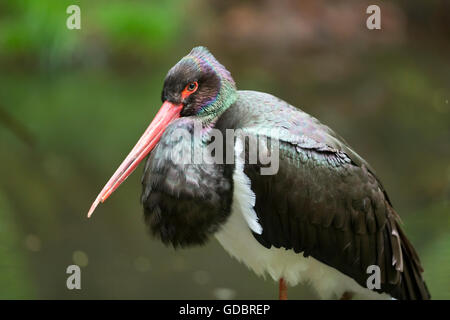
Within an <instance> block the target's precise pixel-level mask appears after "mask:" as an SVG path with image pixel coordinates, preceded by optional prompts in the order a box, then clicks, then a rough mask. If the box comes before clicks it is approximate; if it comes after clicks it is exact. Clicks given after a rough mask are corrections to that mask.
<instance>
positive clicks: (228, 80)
mask: <svg viewBox="0 0 450 320" xmlns="http://www.w3.org/2000/svg"><path fill="white" fill-rule="evenodd" d="M236 97H237V93H236V85H235V83H234V80H233V78H232V77H231V74H230V72H228V70H227V69H225V67H224V66H223V65H222V64H220V63H219V61H217V60H216V58H214V56H213V55H212V54H211V53H210V52H209V51H208V49H206V48H205V47H196V48H194V49H192V51H191V52H190V53H189V54H188V55H187V56H185V57H184V58H182V59H181V60H180V61H179V62H178V63H177V64H176V65H175V66H173V67H172V68H171V69H170V70H169V72H168V73H167V76H166V78H165V80H164V88H163V91H162V101H163V102H165V101H168V102H170V103H173V104H175V105H180V104H181V105H183V108H182V110H181V112H180V116H182V117H184V116H198V117H202V119H203V120H204V121H206V122H207V121H208V120H211V119H213V118H215V117H217V116H218V115H219V114H220V113H222V112H223V111H224V110H225V109H226V108H227V107H228V106H230V105H231V104H232V103H233V102H234V101H236Z"/></svg>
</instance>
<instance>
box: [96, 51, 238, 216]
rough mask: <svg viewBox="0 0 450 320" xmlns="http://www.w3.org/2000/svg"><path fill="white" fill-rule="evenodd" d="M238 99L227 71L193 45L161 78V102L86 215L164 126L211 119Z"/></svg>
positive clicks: (155, 140)
mask: <svg viewBox="0 0 450 320" xmlns="http://www.w3.org/2000/svg"><path fill="white" fill-rule="evenodd" d="M236 99H237V91H236V85H235V83H234V80H233V78H232V77H231V74H230V72H228V70H227V69H225V67H224V66H223V65H222V64H220V63H219V62H218V61H217V60H216V58H214V56H213V55H212V54H211V53H210V52H209V51H208V49H206V48H205V47H195V48H194V49H192V51H191V52H190V53H189V54H188V55H187V56H185V57H183V58H182V59H181V60H180V61H179V62H178V63H177V64H176V65H175V66H173V67H172V68H171V69H170V70H169V72H168V73H167V76H166V78H165V80H164V87H163V91H162V102H163V104H162V106H161V108H160V109H159V111H158V113H157V114H156V116H155V118H154V119H153V121H152V122H151V123H150V125H149V126H148V128H147V130H146V131H145V132H144V134H143V135H142V137H141V138H140V139H139V141H138V142H137V144H136V145H135V146H134V148H133V149H132V150H131V152H130V153H129V154H128V156H127V157H126V158H125V160H124V161H123V162H122V164H121V165H120V166H119V168H118V169H117V170H116V172H115V173H114V174H113V176H112V177H111V178H110V179H109V181H108V183H107V184H106V185H105V186H104V187H103V189H102V191H101V192H100V193H99V195H98V196H97V198H96V199H95V201H94V203H93V204H92V206H91V208H90V210H89V213H88V217H90V216H91V215H92V213H93V212H94V210H95V208H96V207H97V206H98V204H99V203H100V202H104V201H105V200H106V199H107V198H108V197H109V196H110V195H111V194H112V193H113V192H114V191H115V190H116V189H117V188H118V187H119V186H120V185H121V184H122V182H123V181H125V179H126V178H127V177H128V176H129V175H130V174H131V173H132V172H133V171H134V169H136V167H137V166H138V164H139V163H140V162H141V161H142V160H143V159H144V158H145V157H146V156H147V155H148V154H149V152H150V151H151V150H152V149H153V148H154V147H155V146H156V144H157V143H158V141H159V139H160V138H161V136H162V134H163V133H164V130H165V129H166V128H167V126H168V125H169V124H170V123H171V122H172V121H173V120H175V119H177V118H180V117H191V116H192V117H197V118H200V119H201V120H202V122H203V123H205V124H208V123H211V122H212V121H214V119H216V118H217V117H218V116H219V115H220V114H221V113H222V112H224V111H225V110H226V109H227V108H228V107H229V106H230V105H231V104H233V103H234V102H235V101H236Z"/></svg>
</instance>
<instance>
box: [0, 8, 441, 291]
mask: <svg viewBox="0 0 450 320" xmlns="http://www.w3.org/2000/svg"><path fill="white" fill-rule="evenodd" d="M71 4H77V5H79V6H80V8H81V27H82V28H81V30H68V29H67V28H66V19H67V18H68V16H69V15H68V14H67V13H66V8H67V7H68V6H69V5H71ZM369 4H378V5H379V6H380V7H381V18H382V30H380V31H370V30H368V29H367V28H366V26H365V22H366V18H367V17H368V15H367V14H366V13H365V11H366V8H367V6H368V5H369ZM449 21H450V5H449V1H444V0H443V1H419V0H412V1H411V0H408V1H406V0H403V1H375V2H374V1H370V2H369V1H364V0H363V1H356V0H355V1H331V0H330V1H323V0H316V1H308V2H305V1H301V2H300V1H293V0H292V1H287V0H283V1H236V0H233V1H226V2H225V1H219V0H215V1H206V0H193V1H183V0H170V1H112V0H109V1H95V2H94V1H78V0H53V1H52V0H41V1H32V0H29V1H25V0H2V1H1V2H0V164H1V165H0V298H8V299H9V298H25V299H30V298H45V299H54V298H62V299H79V298H84V299H93V298H112V299H116V298H124V299H130V298H136V299H170V298H174V299H180V298H189V299H223V298H236V299H259V298H262V299H272V298H277V284H276V283H274V282H273V281H272V280H271V279H266V280H265V281H264V280H262V279H259V278H257V277H256V276H255V275H254V274H253V273H252V272H250V271H248V270H247V268H246V267H245V266H244V265H241V264H239V263H238V262H237V261H235V260H234V259H232V258H231V257H229V256H228V254H227V253H226V252H225V251H224V250H223V249H222V248H221V247H220V245H219V244H218V243H217V241H216V240H214V239H213V240H212V241H210V243H209V244H208V245H207V246H204V247H196V248H191V249H186V250H174V249H172V248H166V247H164V246H163V245H162V244H161V243H159V242H158V241H156V240H153V239H152V238H151V237H149V236H148V234H147V231H146V228H145V226H144V223H143V219H142V209H141V206H140V204H139V197H140V192H141V190H140V188H141V186H140V174H141V172H142V168H140V169H138V170H137V171H136V173H134V174H133V175H132V176H131V177H130V178H129V180H128V181H127V183H126V184H124V185H123V186H122V187H121V188H120V189H119V191H118V192H116V193H115V194H114V195H113V196H112V197H111V198H110V200H109V201H108V202H106V203H105V204H104V205H101V206H100V208H99V209H97V211H96V214H95V215H94V217H93V218H92V219H89V220H88V219H87V218H86V213H87V210H88V208H89V206H90V204H91V202H92V201H93V200H94V198H95V196H96V195H97V193H98V192H99V191H100V189H101V187H102V186H103V185H104V183H105V182H106V181H107V179H108V178H109V177H110V175H111V174H112V173H113V171H114V170H115V169H116V167H117V166H118V165H119V163H120V162H121V160H122V159H123V158H124V156H125V155H126V154H127V153H128V151H129V150H130V149H131V147H132V146H133V145H134V143H135V142H136V141H137V138H138V137H139V136H140V134H141V133H142V132H143V131H144V129H145V128H146V126H147V125H148V123H149V122H150V120H151V119H152V117H153V116H154V114H155V113H156V111H157V109H158V108H159V106H160V104H161V102H160V92H161V89H162V83H163V80H164V77H165V74H166V72H167V70H168V69H169V68H170V67H171V66H172V65H173V64H175V63H176V62H177V61H178V59H180V58H181V57H182V56H184V55H185V54H187V53H188V52H189V51H190V49H191V48H192V47H194V46H196V45H204V46H207V47H209V49H210V50H211V51H212V53H213V54H214V55H215V56H216V57H217V58H218V59H219V60H220V61H221V62H222V63H223V64H224V65H225V66H227V68H228V69H229V70H230V71H231V73H232V74H233V76H234V79H235V80H236V83H237V85H238V88H240V89H253V90H259V91H265V92H269V93H272V94H275V95H277V96H279V97H281V98H283V99H284V100H286V101H288V102H290V103H291V104H293V105H295V106H298V107H300V108H302V109H303V110H304V111H306V112H308V113H310V114H312V115H314V116H316V117H317V118H319V119H320V120H321V121H322V122H324V123H326V124H328V125H329V126H331V127H332V128H333V129H335V130H336V131H337V132H339V133H340V134H341V135H343V136H344V137H345V138H346V140H347V141H348V142H349V143H350V144H351V145H352V146H353V147H354V148H355V149H356V150H357V152H358V153H360V154H361V155H362V156H363V157H364V158H366V159H367V160H368V161H369V162H370V163H371V164H372V166H373V167H375V168H376V170H377V173H378V175H379V176H380V178H381V179H382V181H383V182H384V185H385V187H386V189H387V190H388V192H389V194H390V197H391V199H392V201H393V203H394V206H395V208H396V209H397V211H398V212H399V213H400V215H401V216H402V218H403V221H404V229H405V230H406V233H407V234H408V235H409V237H410V239H411V241H412V242H413V244H414V245H415V246H416V248H417V250H418V252H419V254H420V256H421V258H422V262H423V265H424V267H425V278H426V280H427V283H428V286H429V289H430V291H431V294H432V296H433V298H437V299H449V298H450V102H449V100H450V40H449V39H450V23H449ZM74 263H76V264H78V265H80V266H81V267H82V279H81V285H82V289H81V290H73V291H70V290H68V289H67V288H66V278H67V276H68V275H67V274H66V268H67V266H68V265H71V264H74ZM290 298H295V299H306V298H309V299H315V298H317V296H316V295H315V293H314V292H313V291H312V290H311V288H310V287H308V285H305V286H297V287H295V288H292V289H290Z"/></svg>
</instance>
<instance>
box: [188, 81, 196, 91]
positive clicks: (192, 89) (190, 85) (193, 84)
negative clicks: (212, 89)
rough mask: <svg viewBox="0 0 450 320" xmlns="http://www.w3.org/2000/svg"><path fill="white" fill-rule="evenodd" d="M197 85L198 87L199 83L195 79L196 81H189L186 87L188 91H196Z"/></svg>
mask: <svg viewBox="0 0 450 320" xmlns="http://www.w3.org/2000/svg"><path fill="white" fill-rule="evenodd" d="M197 87H198V83H197V81H195V82H191V83H189V84H188V85H187V86H186V89H187V90H188V91H191V92H194V91H195V90H197Z"/></svg>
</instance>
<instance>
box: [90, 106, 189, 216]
mask: <svg viewBox="0 0 450 320" xmlns="http://www.w3.org/2000/svg"><path fill="white" fill-rule="evenodd" d="M182 107H183V106H182V105H181V104H180V105H175V104H173V103H171V102H168V101H165V102H164V103H163V105H162V106H161V109H159V111H158V113H157V114H156V116H155V118H154V119H153V121H152V122H151V123H150V125H149V126H148V128H147V130H145V132H144V134H143V135H142V136H141V138H140V139H139V141H138V142H137V143H136V145H135V146H134V148H133V149H132V150H131V151H130V153H129V154H128V156H127V157H126V158H125V160H124V161H123V162H122V164H121V165H120V166H119V168H118V169H117V170H116V172H114V174H113V176H112V177H111V178H110V179H109V181H108V183H107V184H106V185H105V186H104V187H103V189H102V191H101V192H100V193H99V194H98V196H97V198H96V199H95V201H94V203H93V204H92V206H91V208H90V209H89V212H88V218H89V217H90V216H91V215H92V213H93V212H94V210H95V208H97V206H98V204H99V203H100V202H102V203H103V202H105V200H106V199H108V197H109V196H110V195H111V194H112V193H113V192H114V191H115V190H116V189H117V188H118V187H119V186H120V185H121V184H122V182H124V181H125V179H126V178H127V177H128V176H129V175H130V174H131V173H132V172H133V171H134V169H136V167H137V166H138V164H139V163H140V162H141V161H142V160H143V159H144V158H145V157H146V156H147V155H148V154H149V152H150V151H152V149H153V148H154V147H155V145H156V144H157V143H158V141H159V139H160V138H161V136H162V134H163V133H164V130H165V129H166V127H167V125H168V124H169V123H170V122H172V120H174V119H176V118H179V117H180V112H181V109H182Z"/></svg>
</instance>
